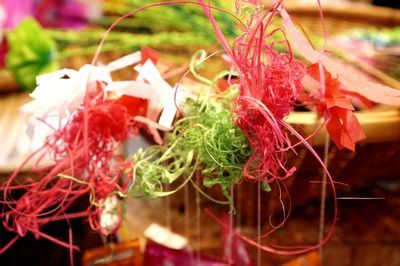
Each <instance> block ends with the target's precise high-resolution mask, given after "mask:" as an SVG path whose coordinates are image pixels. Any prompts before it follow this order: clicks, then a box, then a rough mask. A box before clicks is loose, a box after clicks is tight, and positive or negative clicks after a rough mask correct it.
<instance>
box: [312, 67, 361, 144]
mask: <svg viewBox="0 0 400 266" xmlns="http://www.w3.org/2000/svg"><path fill="white" fill-rule="evenodd" d="M307 72H308V74H309V75H310V76H311V77H313V78H314V79H315V80H317V81H320V80H321V77H320V72H321V71H320V68H319V65H318V64H313V65H311V66H309V67H308V71H307ZM323 72H324V77H323V79H322V80H324V81H325V95H324V101H323V102H321V103H320V104H319V105H318V106H317V111H318V112H319V113H320V114H322V115H324V117H325V120H326V121H327V122H326V129H327V130H328V133H329V135H330V136H331V138H332V140H333V142H334V143H335V144H336V146H337V147H338V148H339V149H343V148H347V149H349V150H352V151H354V150H355V144H356V142H357V141H360V140H362V139H364V138H365V137H366V136H365V133H364V130H363V129H362V127H361V125H360V123H359V122H358V120H357V117H356V116H355V115H354V113H353V111H354V108H353V105H352V103H351V100H350V99H348V98H346V94H345V93H344V92H342V91H341V90H340V89H339V88H340V83H339V81H338V80H337V79H335V78H333V77H332V76H331V74H330V73H329V72H327V71H326V70H325V69H323Z"/></svg>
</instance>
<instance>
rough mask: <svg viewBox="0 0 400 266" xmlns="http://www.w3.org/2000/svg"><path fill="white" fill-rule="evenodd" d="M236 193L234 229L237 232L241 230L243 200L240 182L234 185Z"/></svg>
mask: <svg viewBox="0 0 400 266" xmlns="http://www.w3.org/2000/svg"><path fill="white" fill-rule="evenodd" d="M236 193H237V201H236V226H235V228H236V230H237V231H238V232H240V231H241V228H242V209H243V202H242V199H243V198H242V184H238V185H237V186H236Z"/></svg>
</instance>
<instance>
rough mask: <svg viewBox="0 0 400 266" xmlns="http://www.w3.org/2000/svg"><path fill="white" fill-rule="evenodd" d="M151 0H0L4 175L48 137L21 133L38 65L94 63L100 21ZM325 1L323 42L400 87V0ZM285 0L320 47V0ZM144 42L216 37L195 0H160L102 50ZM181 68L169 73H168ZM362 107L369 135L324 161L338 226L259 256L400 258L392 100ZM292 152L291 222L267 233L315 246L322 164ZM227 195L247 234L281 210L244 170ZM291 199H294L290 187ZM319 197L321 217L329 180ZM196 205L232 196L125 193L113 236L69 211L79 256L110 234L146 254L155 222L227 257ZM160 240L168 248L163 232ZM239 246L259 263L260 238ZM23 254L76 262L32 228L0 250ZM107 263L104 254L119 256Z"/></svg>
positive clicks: (159, 44)
mask: <svg viewBox="0 0 400 266" xmlns="http://www.w3.org/2000/svg"><path fill="white" fill-rule="evenodd" d="M155 2H158V1H156V0H103V1H101V0H70V1H68V0H0V43H1V47H0V181H1V182H4V180H6V179H7V178H8V176H9V175H10V173H12V172H13V171H14V170H15V168H16V167H17V166H18V165H19V164H20V163H21V162H22V161H23V160H24V158H25V157H26V156H27V155H29V154H30V153H31V152H32V151H33V150H35V149H36V148H38V144H37V143H40V140H41V137H42V136H41V133H40V132H36V135H35V136H34V137H31V138H27V135H26V118H24V116H23V115H21V113H20V111H19V108H20V106H22V105H23V104H24V103H27V102H28V101H29V100H30V97H29V93H30V92H32V91H33V90H34V89H35V87H36V80H35V78H36V76H38V75H41V74H45V73H49V72H52V71H55V70H58V69H61V68H73V69H79V68H80V67H81V66H83V65H84V64H87V63H90V61H91V58H92V56H93V54H94V52H95V50H96V48H97V45H98V43H99V41H100V40H101V38H102V37H103V36H104V33H105V31H106V29H107V28H108V27H109V26H110V25H111V24H112V23H113V22H114V21H115V20H116V19H117V18H118V17H120V16H122V15H123V14H125V13H127V12H128V11H130V10H133V9H135V8H138V7H140V6H143V5H145V4H151V3H155ZM211 3H212V4H213V5H216V6H219V7H221V8H224V9H226V10H229V11H232V12H233V11H234V2H233V1H228V0H219V1H218V0H213V1H211ZM321 3H322V8H323V11H324V21H325V24H326V28H327V32H328V50H329V52H330V53H331V54H332V55H333V56H335V57H336V58H337V59H339V60H342V61H343V62H345V63H347V64H349V65H351V67H352V68H354V70H355V71H357V73H360V75H362V76H363V77H364V78H365V79H369V80H371V81H375V82H379V83H382V84H385V85H388V86H391V87H393V88H397V89H400V9H399V8H400V1H396V0H373V1H369V0H359V1H345V0H329V1H328V0H325V1H324V0H322V1H321ZM266 4H267V5H268V4H270V3H268V2H266ZM285 8H286V9H287V10H288V12H289V13H290V14H291V15H292V16H293V17H294V18H295V19H296V20H297V21H299V23H300V24H301V25H302V27H303V28H304V30H305V31H307V32H308V33H309V34H308V35H309V38H310V39H311V41H312V42H313V43H314V45H315V46H317V47H318V46H321V45H322V43H323V28H322V26H321V22H320V18H319V9H318V6H317V2H316V1H315V0H298V1H295V0H286V1H285ZM215 18H216V20H217V22H218V24H219V25H220V27H221V29H222V31H223V33H224V34H225V36H226V37H227V38H228V40H230V41H232V40H233V39H234V38H235V37H236V36H237V35H238V34H239V33H240V31H239V28H238V27H237V25H236V23H235V21H233V19H232V18H231V17H230V16H228V15H227V14H225V13H217V12H216V13H215ZM142 47H151V48H153V49H156V50H157V51H159V52H160V53H161V58H162V59H163V60H165V61H167V62H168V63H169V64H170V65H171V66H175V67H179V66H182V65H185V64H188V62H189V61H190V58H191V56H192V54H193V53H194V52H195V51H197V50H198V49H200V48H204V49H206V50H207V51H215V50H217V49H220V47H219V45H218V43H217V40H216V37H215V34H214V31H213V29H212V28H211V27H210V25H209V22H208V19H207V18H206V17H205V16H204V14H203V13H202V11H201V9H199V8H198V7H195V6H192V5H176V6H163V7H157V8H154V9H153V10H145V11H143V12H140V13H138V14H136V15H134V16H131V17H129V18H127V19H125V20H124V21H122V22H121V23H119V24H118V25H117V27H116V28H115V29H114V30H113V31H112V32H111V33H110V35H109V37H108V40H107V42H106V44H105V45H104V48H103V49H102V53H101V56H100V61H101V62H102V63H104V64H106V63H108V62H110V61H112V60H114V59H116V58H119V57H121V56H123V55H126V54H129V53H132V52H135V51H137V50H140V49H141V48H142ZM282 52H284V50H282ZM224 67H225V65H224V64H223V62H221V60H218V59H211V61H210V63H208V64H207V68H205V69H203V70H202V74H203V75H204V76H208V77H213V76H214V75H215V74H216V73H218V71H219V70H221V69H223V68H224ZM132 77H133V71H132V69H124V70H122V71H118V72H117V73H115V74H113V79H115V80H129V79H130V78H132ZM178 79H179V78H177V77H175V80H174V79H172V80H171V82H172V81H177V80H178ZM55 89H57V88H55ZM356 114H357V117H358V119H359V121H360V123H361V124H362V126H363V127H364V130H365V132H366V135H367V139H366V140H365V141H363V142H362V143H361V144H359V145H358V146H357V149H356V152H354V153H353V152H350V151H341V150H338V149H337V148H336V147H335V146H334V145H329V147H328V150H327V151H328V168H329V170H330V172H331V174H332V176H333V177H334V178H335V180H336V181H337V182H338V185H337V190H338V202H339V210H340V213H339V220H338V222H337V227H336V231H335V234H334V236H333V237H332V239H331V240H330V241H329V242H328V243H327V244H325V245H324V246H323V250H322V251H321V250H320V252H319V253H313V254H311V255H308V256H305V257H304V256H303V257H301V258H300V259H299V256H282V255H274V254H269V253H265V252H261V255H260V256H261V261H262V264H261V265H287V266H288V265H289V266H290V265H325V266H331V265H332V266H334V265H337V266H375V265H376V266H378V265H388V266H397V265H400V227H399V221H400V166H399V165H400V111H399V109H398V108H394V107H387V106H382V105H375V104H372V105H371V106H368V105H365V104H364V103H362V102H359V103H358V104H357V110H356ZM288 122H289V123H291V124H292V125H293V126H295V128H296V129H297V130H298V131H299V132H300V133H302V134H303V135H305V136H306V135H307V134H308V133H310V132H312V131H313V130H314V129H315V128H317V127H318V123H320V120H318V117H317V115H316V114H315V112H312V111H310V110H306V109H302V108H299V109H296V110H295V112H294V113H293V114H292V115H291V116H290V117H289V118H288ZM324 138H325V132H321V133H320V134H319V135H317V136H316V137H314V138H313V139H312V140H311V141H310V142H311V144H312V145H313V147H314V148H315V149H316V151H317V152H318V154H319V155H320V156H321V157H322V156H323V153H324ZM150 144H151V143H150V142H149V140H148V139H147V138H146V137H140V138H135V139H132V140H130V141H128V142H127V143H125V144H124V145H123V147H121V153H122V154H123V155H124V156H131V155H132V154H133V153H134V152H135V151H136V150H137V149H138V147H143V146H148V145H150ZM297 153H298V155H297V156H294V155H293V157H290V158H289V161H291V162H292V163H293V165H295V166H296V167H297V168H298V169H299V170H298V172H297V173H296V175H295V176H294V177H293V178H292V179H291V180H289V181H288V182H287V184H286V185H287V187H288V190H289V192H290V196H291V201H292V205H293V206H292V213H291V216H290V217H289V219H288V221H287V224H286V225H284V226H283V227H282V228H281V229H279V230H277V231H276V232H274V233H273V234H271V235H269V236H268V237H266V238H265V239H263V240H262V243H264V244H270V243H279V244H282V245H310V244H313V243H315V242H316V241H317V239H318V224H319V219H320V213H319V211H320V194H321V183H320V182H319V181H320V180H321V175H322V169H321V168H320V167H319V165H318V163H317V162H316V160H315V159H314V158H313V156H312V155H311V154H310V152H309V151H307V149H301V148H300V149H299V150H298V151H297ZM28 172H29V167H27V169H26V174H21V177H20V178H25V177H26V176H28V175H29V174H28ZM208 192H209V193H210V194H213V193H215V192H213V191H212V190H210V191H208ZM215 194H217V193H215ZM188 195H190V197H189V198H188ZM15 196H16V197H18V195H15ZM234 196H235V202H236V208H237V212H236V215H235V216H234V217H235V218H234V226H235V227H236V228H237V229H240V232H242V233H243V234H245V235H247V236H250V237H251V238H254V237H255V236H256V233H257V228H258V222H257V221H258V219H260V220H261V228H262V231H263V232H267V231H269V230H271V228H272V227H273V226H272V224H279V222H280V221H281V217H282V215H283V213H282V208H281V202H280V197H279V196H280V194H279V188H278V187H277V186H274V187H272V192H263V193H262V195H261V210H260V209H259V208H258V207H257V205H258V197H257V184H255V183H252V182H250V181H247V182H243V183H242V184H240V185H239V186H238V187H237V188H236V189H235V192H234ZM281 200H282V199H281ZM285 200H288V198H285V197H284V198H283V201H285ZM87 204H88V199H82V200H81V201H80V202H78V203H77V204H76V206H73V207H72V208H74V209H76V210H79V209H82V208H85V207H86V206H87ZM326 204H327V205H326V210H327V211H326V217H325V219H326V221H328V222H327V226H326V228H328V227H329V224H328V223H329V221H331V219H330V216H332V205H333V204H332V197H331V195H330V193H329V191H328V198H327V202H326ZM203 208H209V209H211V210H212V211H213V212H214V213H218V214H222V213H227V212H228V211H229V209H228V208H227V207H224V206H216V205H215V203H212V202H211V201H209V200H207V199H206V198H204V197H201V196H199V195H196V190H195V189H193V188H192V187H190V188H186V189H185V190H183V191H180V192H178V193H175V194H174V195H172V196H171V197H168V198H165V199H160V200H143V199H140V200H138V199H127V200H126V217H125V218H124V222H123V226H122V229H121V231H120V232H119V234H118V235H116V236H112V237H109V238H108V239H106V238H102V237H100V236H98V235H97V234H94V233H92V232H91V231H90V228H89V225H88V224H87V221H85V220H84V219H76V220H74V221H73V222H72V228H73V234H74V241H75V242H76V244H77V245H79V246H80V247H81V251H80V252H74V254H75V256H74V260H75V265H97V264H93V263H92V264H85V263H88V262H87V260H85V258H86V259H87V258H91V255H93V254H95V253H96V252H97V253H99V254H101V255H102V256H106V255H104V254H108V253H110V249H109V248H108V247H109V246H110V243H113V244H112V245H114V246H115V245H116V246H118V244H117V243H120V244H121V243H125V244H126V243H130V246H129V245H128V246H129V248H132V250H134V252H133V254H134V255H132V254H130V255H132V257H135V258H134V259H132V260H131V262H130V263H129V264H124V265H141V263H142V262H141V261H143V258H142V255H141V254H138V252H139V251H138V250H142V252H143V250H145V248H144V245H143V243H144V242H143V241H142V240H141V241H139V242H138V241H136V240H135V239H150V240H153V241H155V242H157V239H153V238H152V236H150V235H149V234H148V233H147V235H146V230H148V229H149V226H150V225H152V224H158V225H160V226H161V227H162V229H163V230H164V229H165V230H167V232H173V233H176V234H179V235H180V236H182V237H183V238H184V239H185V241H187V243H188V245H189V246H190V250H192V251H194V252H201V254H204V255H207V256H211V257H214V258H221V257H223V256H224V248H223V245H224V241H223V234H222V231H223V230H222V229H221V227H220V226H219V225H218V224H217V223H216V222H215V221H214V220H212V219H210V218H209V217H208V216H207V215H206V214H205V213H204V212H203V211H202V210H203ZM160 210H162V211H160ZM260 211H261V217H260V218H259V217H258V214H259V213H260ZM188 229H189V230H188ZM45 230H46V231H47V232H49V234H51V235H54V234H55V235H57V237H58V238H59V239H64V240H67V239H68V227H67V223H66V222H55V223H52V224H50V225H49V226H48V228H45ZM0 231H1V233H0V243H1V246H3V245H5V244H6V243H8V240H9V239H10V238H12V235H10V234H8V233H7V232H6V231H5V230H4V228H2V227H1V229H0ZM161 242H162V241H161ZM166 242H168V241H166ZM148 243H149V242H148ZM161 244H162V245H163V246H164V245H165V246H168V243H165V241H164V242H162V243H161ZM102 247H103V249H102ZM104 247H105V248H104ZM244 247H245V250H246V251H247V252H248V254H249V258H250V259H252V260H253V261H254V264H246V262H242V264H238V265H257V264H256V263H255V261H256V258H257V256H258V250H257V248H255V247H254V246H250V245H245V246H244ZM96 248H100V249H96ZM107 252H108V253H107ZM97 253H96V254H97ZM139 253H140V252H139ZM84 254H86V255H85V256H86V257H85V258H84ZM88 254H89V255H88ZM196 254H197V253H196ZM130 255H127V256H128V257H129V256H130ZM159 262H160V264H157V263H155V262H152V263H154V264H148V265H175V264H161V263H166V262H162V261H161V259H160V260H159ZM28 263H29V265H70V261H69V250H68V249H66V248H63V247H60V246H58V245H55V244H54V243H52V242H49V241H47V240H43V239H40V240H36V239H35V238H34V237H33V236H31V235H28V236H26V237H25V238H23V239H21V240H19V241H18V242H17V243H16V244H15V245H14V246H13V247H12V248H11V249H9V250H8V251H6V252H5V253H4V254H1V255H0V264H1V265H27V264H28ZM101 263H103V262H101ZM101 263H100V264H99V265H118V264H106V263H105V262H104V263H103V264H101ZM121 265H122V264H121ZM176 265H184V264H176ZM204 265H214V264H204ZM215 265H220V264H215ZM221 265H223V264H221Z"/></svg>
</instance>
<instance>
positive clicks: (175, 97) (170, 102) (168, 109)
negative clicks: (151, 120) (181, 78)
mask: <svg viewBox="0 0 400 266" xmlns="http://www.w3.org/2000/svg"><path fill="white" fill-rule="evenodd" d="M182 91H183V86H182V85H179V86H178V85H177V86H175V89H174V90H172V91H171V92H170V93H169V95H168V98H167V100H166V102H165V106H164V110H163V112H162V114H161V117H160V120H159V121H158V123H159V124H160V125H161V126H164V127H166V128H170V127H171V125H172V122H173V121H174V118H175V114H176V111H177V108H176V107H177V106H179V104H180V103H181V102H182V101H183V100H184V99H185V97H184V94H183V92H182Z"/></svg>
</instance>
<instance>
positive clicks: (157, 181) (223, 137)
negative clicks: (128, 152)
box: [131, 90, 251, 204]
mask: <svg viewBox="0 0 400 266" xmlns="http://www.w3.org/2000/svg"><path fill="white" fill-rule="evenodd" d="M236 93H237V91H236V90H230V91H228V92H223V93H222V92H220V93H217V94H213V95H207V96H199V97H198V98H197V99H191V98H189V99H188V100H186V102H185V103H184V104H183V106H182V107H181V108H182V110H183V111H184V112H185V117H184V118H182V119H180V120H179V121H178V122H177V123H176V124H175V127H174V130H173V131H172V132H170V133H168V134H167V135H166V144H165V145H162V146H152V147H150V148H148V149H147V150H144V151H143V150H141V151H139V152H138V153H137V154H136V155H135V156H134V161H135V162H136V168H135V177H136V180H135V183H136V184H134V186H133V187H132V189H131V193H133V195H136V196H137V195H138V194H140V192H142V193H144V196H147V197H151V198H156V197H160V196H167V195H170V194H172V193H174V192H176V191H177V190H179V189H180V188H182V187H183V186H184V185H186V183H188V182H189V181H190V182H191V183H192V184H193V185H194V186H195V187H196V189H199V190H200V188H199V187H197V185H196V184H195V182H194V181H192V180H191V178H192V177H193V175H194V174H195V172H196V171H199V173H201V175H202V176H203V185H204V186H205V187H214V186H216V185H218V186H220V188H221V192H222V194H223V195H224V196H225V197H226V198H227V201H226V202H225V201H218V200H215V199H212V198H211V197H209V196H208V195H207V194H205V192H203V191H201V193H202V194H203V195H204V196H206V197H208V198H209V199H211V200H213V201H215V202H217V203H222V204H230V203H231V202H232V199H231V198H230V195H229V192H230V189H231V187H232V186H233V185H234V184H236V183H237V182H239V181H240V180H241V178H242V176H243V172H242V168H243V165H244V164H245V163H246V161H247V159H248V157H249V156H250V154H251V149H250V146H249V143H248V141H247V138H246V137H245V136H244V135H243V133H242V131H241V130H240V129H239V128H238V127H237V126H236V125H235V123H234V119H233V115H234V114H233V112H231V110H230V107H231V106H232V104H233V99H234V97H235V96H236ZM178 180H179V181H180V185H179V186H178V187H177V188H176V189H174V190H173V191H168V192H165V191H163V189H164V185H166V184H172V183H173V182H175V181H178Z"/></svg>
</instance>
